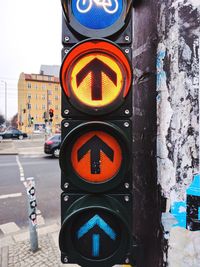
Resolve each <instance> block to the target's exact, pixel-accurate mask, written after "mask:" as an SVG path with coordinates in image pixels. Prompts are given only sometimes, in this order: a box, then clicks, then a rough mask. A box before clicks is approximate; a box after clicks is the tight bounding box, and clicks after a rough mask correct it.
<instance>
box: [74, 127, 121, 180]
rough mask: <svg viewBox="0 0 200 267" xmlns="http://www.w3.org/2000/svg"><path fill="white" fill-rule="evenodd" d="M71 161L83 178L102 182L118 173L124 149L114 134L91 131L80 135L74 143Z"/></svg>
mask: <svg viewBox="0 0 200 267" xmlns="http://www.w3.org/2000/svg"><path fill="white" fill-rule="evenodd" d="M71 163H72V166H73V168H74V170H75V172H76V173H77V174H78V175H79V176H80V177H81V178H82V179H84V180H86V181H88V182H93V183H101V182H105V181H108V180H110V179H111V178H113V177H114V176H115V175H116V174H117V173H118V171H119V169H120V167H121V163H122V151H121V148H120V145H119V143H118V142H117V140H116V139H115V138H114V137H113V136H111V135H109V134H107V133H105V132H103V131H91V132H88V133H86V134H84V135H82V136H80V137H79V138H78V139H77V141H76V142H75V143H74V145H73V148H72V153H71Z"/></svg>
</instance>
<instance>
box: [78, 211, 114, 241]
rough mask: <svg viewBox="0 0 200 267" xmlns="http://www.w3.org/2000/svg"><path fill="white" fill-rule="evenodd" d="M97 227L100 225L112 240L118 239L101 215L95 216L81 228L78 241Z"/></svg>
mask: <svg viewBox="0 0 200 267" xmlns="http://www.w3.org/2000/svg"><path fill="white" fill-rule="evenodd" d="M95 225H98V226H99V227H100V228H101V229H102V230H103V231H104V232H105V233H106V234H107V235H108V236H109V237H110V238H111V239H112V240H115V239H116V233H115V232H114V231H113V229H112V228H111V227H110V226H109V225H108V224H107V223H106V222H105V221H104V220H103V219H102V218H101V217H100V216H99V215H94V216H93V217H92V218H91V219H90V220H89V221H87V222H86V223H85V224H84V225H83V226H81V228H80V229H79V230H78V234H77V236H78V239H80V238H81V237H82V236H84V235H85V234H86V233H87V232H88V231H89V230H90V229H92V228H93V227H95Z"/></svg>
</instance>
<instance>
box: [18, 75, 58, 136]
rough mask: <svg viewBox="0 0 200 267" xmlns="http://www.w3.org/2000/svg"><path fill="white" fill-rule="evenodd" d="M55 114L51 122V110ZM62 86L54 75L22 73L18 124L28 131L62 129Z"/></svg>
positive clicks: (19, 82) (19, 90) (20, 127)
mask: <svg viewBox="0 0 200 267" xmlns="http://www.w3.org/2000/svg"><path fill="white" fill-rule="evenodd" d="M50 109H53V111H54V112H53V113H54V116H53V117H52V122H50V117H49V110H50ZM60 123H61V88H60V82H59V78H58V77H55V76H52V75H44V74H43V72H42V73H41V74H26V73H23V72H22V73H21V74H20V77H19V80H18V124H19V129H20V130H22V131H25V132H27V133H32V132H33V131H36V130H44V129H45V126H46V128H47V126H48V127H49V126H50V127H51V128H52V132H57V131H58V130H59V129H60Z"/></svg>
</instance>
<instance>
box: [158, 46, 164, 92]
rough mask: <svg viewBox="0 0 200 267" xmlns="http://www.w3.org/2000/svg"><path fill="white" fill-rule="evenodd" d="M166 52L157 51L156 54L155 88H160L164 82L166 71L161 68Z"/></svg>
mask: <svg viewBox="0 0 200 267" xmlns="http://www.w3.org/2000/svg"><path fill="white" fill-rule="evenodd" d="M165 55H166V52H165V51H159V52H158V54H157V60H156V67H157V88H160V87H161V85H162V83H163V82H164V83H166V73H165V71H164V70H163V60H164V58H165Z"/></svg>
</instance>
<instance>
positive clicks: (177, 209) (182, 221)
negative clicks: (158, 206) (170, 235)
mask: <svg viewBox="0 0 200 267" xmlns="http://www.w3.org/2000/svg"><path fill="white" fill-rule="evenodd" d="M171 214H172V215H173V216H174V217H175V218H176V220H177V221H178V223H176V224H174V225H173V227H176V226H179V227H183V228H186V203H185V202H183V201H181V202H174V203H173V204H172V206H171Z"/></svg>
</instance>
